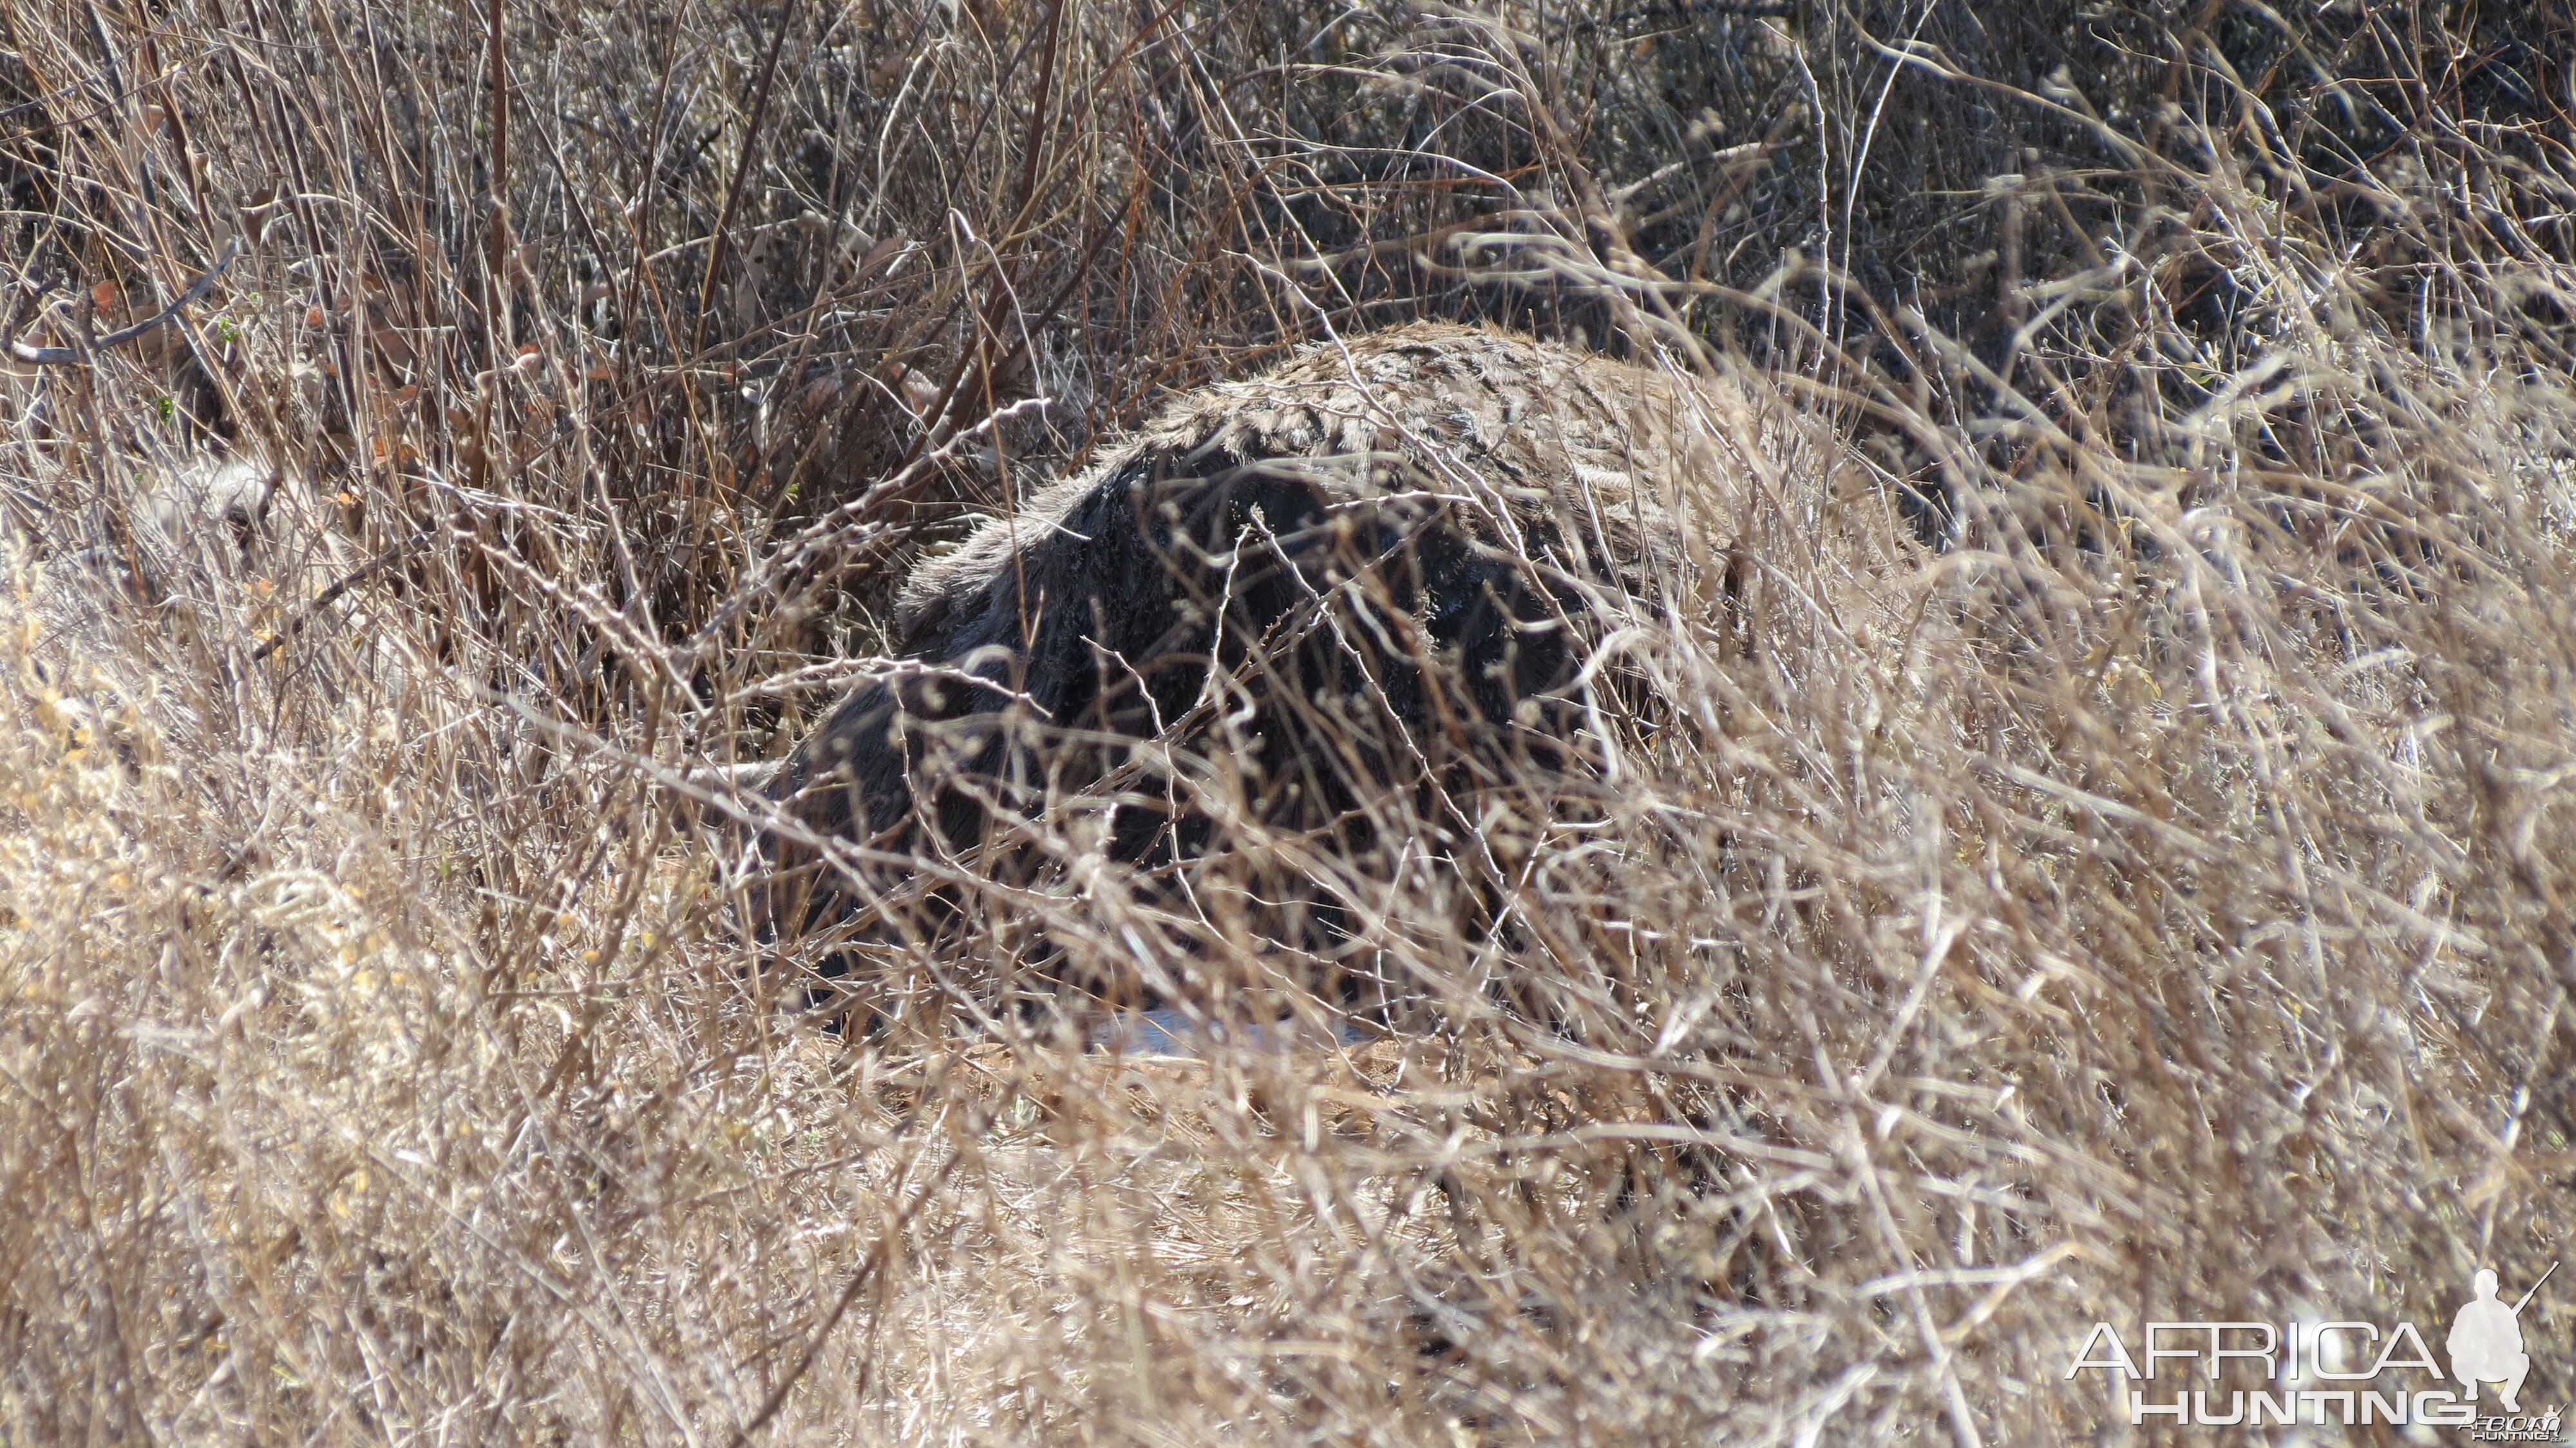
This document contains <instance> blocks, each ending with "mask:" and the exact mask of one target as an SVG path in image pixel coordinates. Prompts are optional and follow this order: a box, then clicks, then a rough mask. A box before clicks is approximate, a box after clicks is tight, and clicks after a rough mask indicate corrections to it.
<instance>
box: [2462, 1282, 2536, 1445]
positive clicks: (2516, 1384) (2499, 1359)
mask: <svg viewBox="0 0 2576 1448" xmlns="http://www.w3.org/2000/svg"><path fill="white" fill-rule="evenodd" d="M2557 1270H2558V1264H2557V1263H2555V1262H2552V1263H2550V1264H2549V1271H2548V1272H2543V1273H2541V1274H2540V1282H2546V1281H2548V1280H2549V1278H2550V1274H2551V1273H2554V1272H2556V1271H2557ZM2540 1282H2534V1283H2533V1284H2531V1292H2526V1293H2524V1294H2522V1300H2521V1301H2520V1302H2517V1303H2515V1304H2514V1305H2513V1306H2511V1307H2507V1306H2505V1305H2504V1303H2502V1302H2501V1301H2498V1300H2497V1298H2496V1275H2495V1273H2493V1272H2491V1271H2488V1270H2487V1269H2485V1268H2483V1267H2482V1268H2479V1269H2478V1275H2477V1276H2476V1277H2475V1278H2473V1279H2471V1281H2470V1284H2469V1286H2470V1290H2471V1291H2473V1292H2475V1293H2476V1294H2477V1295H2476V1296H2475V1297H2472V1298H2470V1299H2469V1304H2468V1305H2467V1306H2466V1307H2463V1308H2461V1309H2460V1315H2459V1316H2457V1317H2455V1318H2453V1319H2451V1340H2450V1348H2451V1375H2452V1376H2453V1377H2456V1378H2458V1379H2459V1380H2460V1391H2461V1392H2462V1393H2463V1394H2465V1395H2466V1396H2467V1398H2468V1400H2469V1401H2470V1402H2472V1403H2474V1402H2476V1401H2477V1400H2478V1384H2480V1383H2502V1384H2504V1392H2502V1393H2501V1394H2499V1395H2498V1396H2500V1397H2502V1398H2503V1399H2504V1410H2505V1411H2506V1412H2508V1413H2519V1412H2521V1411H2522V1400H2521V1399H2520V1398H2519V1397H2517V1396H2516V1395H2517V1394H2519V1393H2520V1392H2521V1391H2522V1380H2523V1379H2524V1378H2526V1377H2529V1376H2530V1375H2531V1354H2529V1353H2527V1352H2524V1351H2523V1350H2522V1310H2523V1309H2524V1308H2526V1307H2528V1306H2530V1305H2531V1297H2532V1293H2534V1292H2538V1291H2539V1290H2540Z"/></svg>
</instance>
